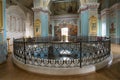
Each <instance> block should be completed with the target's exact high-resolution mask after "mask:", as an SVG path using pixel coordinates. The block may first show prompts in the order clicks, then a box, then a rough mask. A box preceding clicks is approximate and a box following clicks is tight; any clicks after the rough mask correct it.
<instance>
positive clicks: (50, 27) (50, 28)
mask: <svg viewBox="0 0 120 80" xmlns="http://www.w3.org/2000/svg"><path fill="white" fill-rule="evenodd" d="M49 34H50V35H52V25H51V24H50V25H49Z"/></svg>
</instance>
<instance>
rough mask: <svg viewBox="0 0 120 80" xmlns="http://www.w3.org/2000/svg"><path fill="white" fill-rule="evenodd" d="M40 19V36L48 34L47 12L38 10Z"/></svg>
mask: <svg viewBox="0 0 120 80" xmlns="http://www.w3.org/2000/svg"><path fill="white" fill-rule="evenodd" d="M40 20H41V36H42V37H45V36H48V35H49V33H48V13H45V12H42V11H41V12H40Z"/></svg>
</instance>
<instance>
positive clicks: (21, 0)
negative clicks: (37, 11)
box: [7, 0, 119, 9]
mask: <svg viewBox="0 0 120 80" xmlns="http://www.w3.org/2000/svg"><path fill="white" fill-rule="evenodd" d="M7 1H14V0H7ZM16 1H18V2H19V3H21V4H23V5H24V6H26V7H27V8H32V7H33V1H34V0H16ZM51 1H52V2H57V3H58V2H68V1H83V0H51ZM86 1H92V0H86ZM104 1H106V0H98V2H99V3H100V7H99V9H101V4H103V2H104ZM115 1H119V0H110V1H109V2H110V3H111V2H115Z"/></svg>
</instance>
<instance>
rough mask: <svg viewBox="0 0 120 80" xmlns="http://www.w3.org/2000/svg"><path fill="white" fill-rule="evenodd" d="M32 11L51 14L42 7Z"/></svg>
mask: <svg viewBox="0 0 120 80" xmlns="http://www.w3.org/2000/svg"><path fill="white" fill-rule="evenodd" d="M32 10H33V11H34V12H40V11H42V12H44V13H51V12H50V11H49V9H43V8H42V7H37V8H32Z"/></svg>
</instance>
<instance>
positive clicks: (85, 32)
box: [80, 6, 89, 36]
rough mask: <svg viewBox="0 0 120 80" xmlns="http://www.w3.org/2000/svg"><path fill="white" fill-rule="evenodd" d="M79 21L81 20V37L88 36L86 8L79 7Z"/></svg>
mask: <svg viewBox="0 0 120 80" xmlns="http://www.w3.org/2000/svg"><path fill="white" fill-rule="evenodd" d="M80 11H81V13H80V19H81V36H88V33H89V27H88V24H89V23H88V22H89V19H88V16H89V14H88V9H87V6H86V7H81V10H80Z"/></svg>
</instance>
